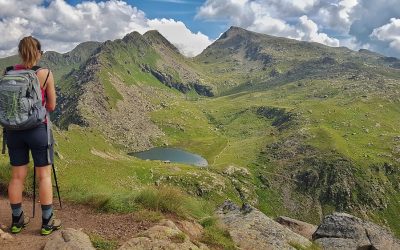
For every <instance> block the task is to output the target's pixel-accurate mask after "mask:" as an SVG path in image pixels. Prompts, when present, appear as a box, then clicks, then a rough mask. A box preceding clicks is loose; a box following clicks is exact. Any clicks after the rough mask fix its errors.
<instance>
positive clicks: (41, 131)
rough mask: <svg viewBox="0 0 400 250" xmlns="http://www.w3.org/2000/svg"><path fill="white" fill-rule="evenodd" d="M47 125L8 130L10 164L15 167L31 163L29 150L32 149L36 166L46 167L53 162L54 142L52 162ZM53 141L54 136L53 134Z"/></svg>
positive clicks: (51, 148) (51, 149)
mask: <svg viewBox="0 0 400 250" xmlns="http://www.w3.org/2000/svg"><path fill="white" fill-rule="evenodd" d="M46 128H47V125H46V124H44V123H43V124H40V125H39V126H37V127H35V128H32V129H27V130H20V131H15V130H7V132H6V140H7V148H8V155H9V156H10V164H11V166H13V167H18V166H22V165H26V164H28V163H29V151H31V154H32V158H33V163H34V166H35V167H44V166H47V165H51V164H52V163H53V143H51V146H50V162H49V160H48V155H47V154H48V152H47V148H48V147H49V146H48V143H47V129H46ZM51 141H53V136H51Z"/></svg>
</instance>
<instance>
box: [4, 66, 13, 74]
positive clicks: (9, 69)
mask: <svg viewBox="0 0 400 250" xmlns="http://www.w3.org/2000/svg"><path fill="white" fill-rule="evenodd" d="M11 70H14V66H8V67H7V68H6V70H5V71H4V73H7V72H8V71H11Z"/></svg>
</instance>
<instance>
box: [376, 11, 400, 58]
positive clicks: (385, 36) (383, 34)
mask: <svg viewBox="0 0 400 250" xmlns="http://www.w3.org/2000/svg"><path fill="white" fill-rule="evenodd" d="M370 36H371V37H372V38H374V39H377V40H380V41H383V42H388V43H389V48H390V50H392V51H393V52H394V53H395V54H397V55H400V19H397V18H391V19H390V22H389V23H387V24H385V25H383V26H381V27H379V28H376V29H374V30H373V31H372V34H371V35H370Z"/></svg>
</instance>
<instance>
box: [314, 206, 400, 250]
mask: <svg viewBox="0 0 400 250" xmlns="http://www.w3.org/2000/svg"><path fill="white" fill-rule="evenodd" d="M313 239H314V240H315V241H316V242H317V243H318V244H320V245H321V246H322V247H323V249H343V250H344V249H378V250H379V249H385V250H391V249H393V250H395V249H396V250H397V249H400V241H399V240H398V239H396V238H395V237H394V236H393V235H392V234H391V233H390V232H389V231H388V230H386V229H384V228H382V227H380V226H378V225H376V224H374V223H371V222H366V221H363V220H362V219H360V218H357V217H355V216H352V215H349V214H346V213H333V214H332V215H328V216H326V217H325V218H324V220H323V222H322V224H321V225H320V226H319V227H318V229H317V231H316V232H315V233H314V235H313Z"/></svg>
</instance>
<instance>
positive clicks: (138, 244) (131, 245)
mask: <svg viewBox="0 0 400 250" xmlns="http://www.w3.org/2000/svg"><path fill="white" fill-rule="evenodd" d="M141 249H170V250H174V249H176V250H185V249H187V250H189V249H190V250H198V249H199V250H200V249H201V250H206V249H208V247H207V246H205V245H204V244H202V243H199V242H192V241H191V239H190V237H189V236H188V235H187V234H185V233H184V232H182V231H181V230H180V229H179V228H178V227H177V226H176V225H175V223H174V222H172V221H170V220H162V221H161V222H160V223H159V224H158V225H156V226H153V227H151V228H150V229H148V230H146V231H144V232H142V233H140V234H138V235H137V236H136V237H134V238H133V239H131V240H129V241H127V242H126V243H124V244H123V245H122V246H121V247H120V248H119V250H141Z"/></svg>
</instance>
